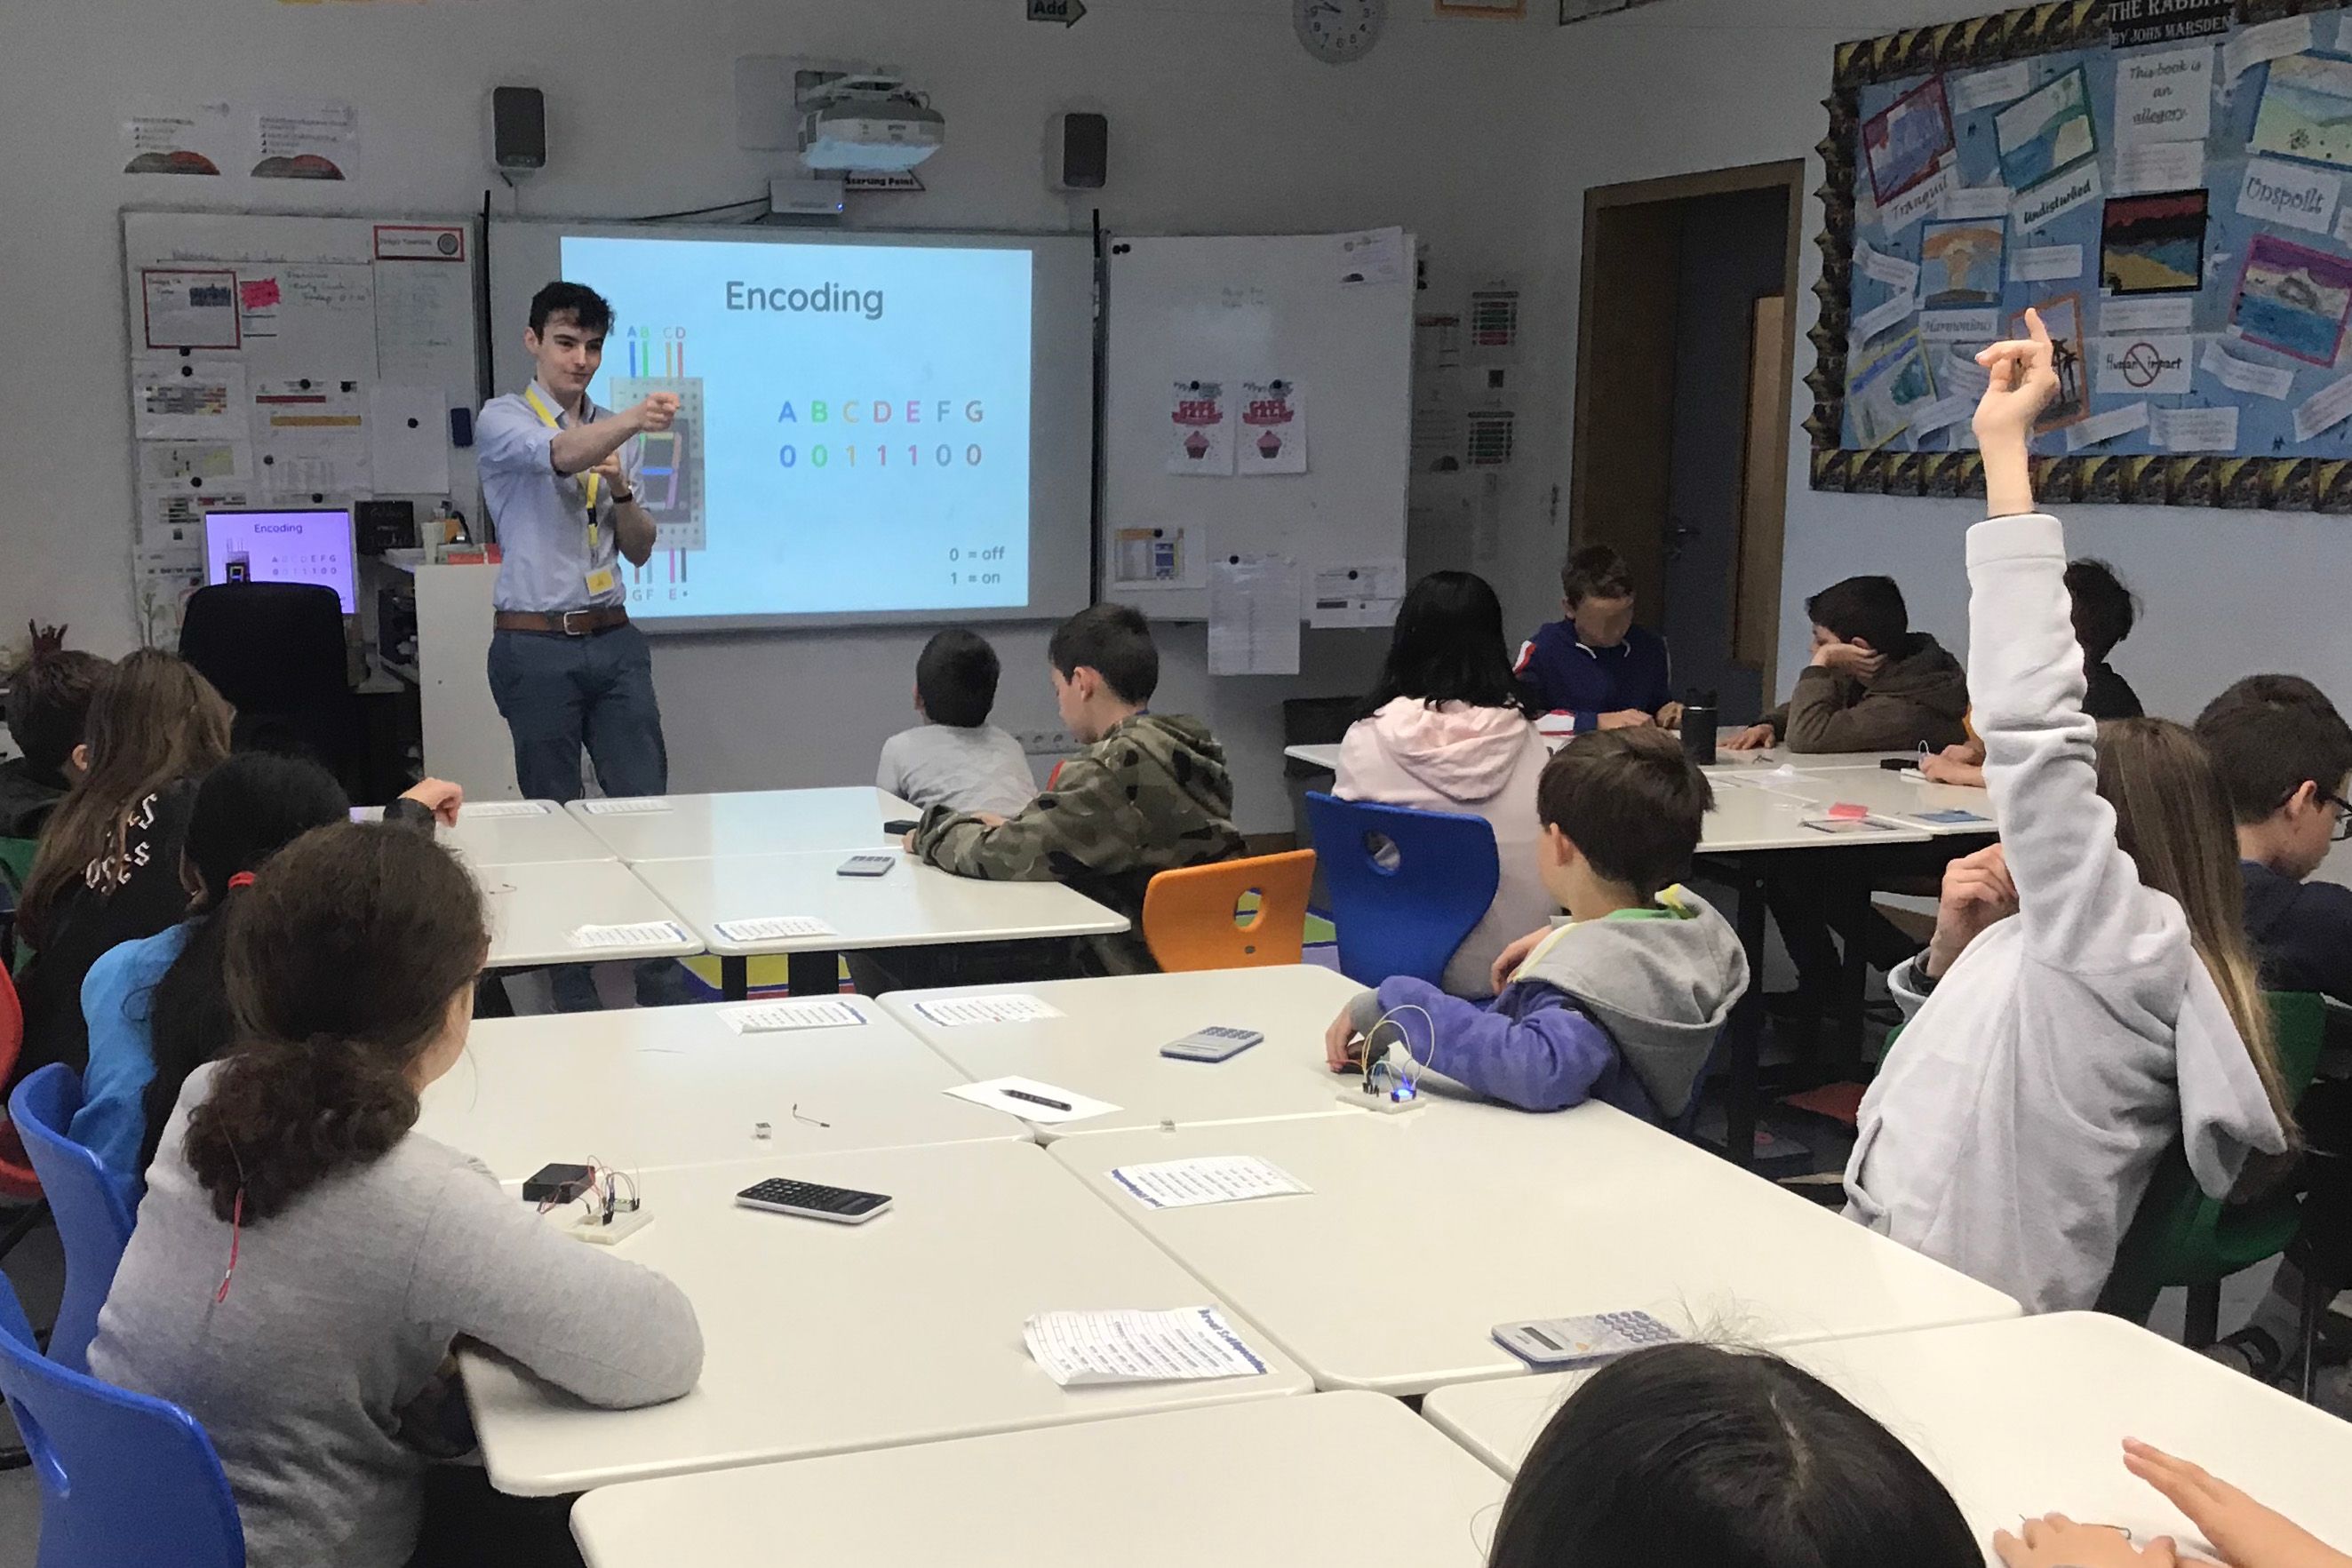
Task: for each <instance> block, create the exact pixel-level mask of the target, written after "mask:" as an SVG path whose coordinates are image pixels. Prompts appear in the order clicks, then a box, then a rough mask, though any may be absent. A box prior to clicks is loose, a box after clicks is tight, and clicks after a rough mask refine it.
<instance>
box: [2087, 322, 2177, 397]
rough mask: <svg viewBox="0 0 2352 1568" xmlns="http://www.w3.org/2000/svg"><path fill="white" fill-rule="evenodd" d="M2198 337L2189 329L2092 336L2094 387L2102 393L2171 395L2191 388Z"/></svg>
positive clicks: (2124, 395)
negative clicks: (2184, 330) (2094, 372)
mask: <svg viewBox="0 0 2352 1568" xmlns="http://www.w3.org/2000/svg"><path fill="white" fill-rule="evenodd" d="M2196 352H2197V343H2196V340H2195V339H2193V338H2191V337H2189V335H2188V334H2187V333H2185V332H2183V333H2178V334H2173V333H2139V332H2126V333H2124V334H2122V335H2120V336H2117V337H2111V338H2095V339H2093V340H2092V343H2091V355H2092V359H2093V361H2095V363H2096V365H2097V367H2098V369H2097V372H2096V374H2095V375H2094V377H2093V378H2092V382H2091V390H2092V391H2093V392H2095V393H2097V394H2099V395H2100V396H2102V397H2105V396H2110V395H2115V396H2122V397H2133V396H2137V395H2140V394H2143V393H2145V394H2147V395H2151V396H2155V397H2172V396H2177V395H2178V394H2179V393H2181V392H2187V391H2188V390H2189V380H2190V377H2191V375H2192V374H2193V373H2194V372H2193V371H2192V370H2191V369H2190V366H2191V364H2192V362H2193V361H2194V359H2195V356H2196Z"/></svg>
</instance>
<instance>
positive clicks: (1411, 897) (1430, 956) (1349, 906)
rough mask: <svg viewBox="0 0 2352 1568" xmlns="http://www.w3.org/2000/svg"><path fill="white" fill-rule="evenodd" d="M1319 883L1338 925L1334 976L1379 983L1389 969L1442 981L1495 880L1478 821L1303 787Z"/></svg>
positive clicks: (1488, 833)
mask: <svg viewBox="0 0 2352 1568" xmlns="http://www.w3.org/2000/svg"><path fill="white" fill-rule="evenodd" d="M1307 822H1308V825H1309V826H1310V827H1311V828H1312V829H1313V830H1314V833H1315V852H1316V853H1317V854H1318V856H1320V857H1321V858H1320V862H1319V863H1320V865H1321V867H1322V870H1323V882H1324V885H1325V887H1326V888H1327V889H1328V891H1329V894H1330V898H1331V911H1330V913H1331V923H1332V925H1335V926H1337V927H1338V928H1339V972H1340V973H1342V974H1344V975H1346V976H1347V977H1349V979H1351V980H1354V981H1356V982H1357V983H1359V984H1360V985H1366V986H1377V985H1379V984H1380V983H1381V981H1382V980H1385V979H1388V978H1389V977H1391V976H1395V975H1411V976H1412V977H1414V978H1415V979H1421V980H1427V981H1428V982H1429V983H1430V984H1431V985H1433V986H1434V985H1438V984H1440V983H1441V982H1442V981H1443V980H1444V977H1445V966H1446V963H1447V961H1448V960H1449V959H1451V958H1452V957H1453V956H1454V949H1455V948H1457V947H1459V946H1462V939H1463V938H1464V937H1465V936H1469V935H1470V928H1471V927H1472V926H1474V925H1477V924H1478V922H1479V921H1480V920H1482V919H1484V918H1486V910H1487V907H1488V905H1490V904H1493V903H1494V902H1495V889H1496V885H1497V884H1498V883H1500V882H1501V881H1502V876H1503V869H1502V862H1501V861H1500V860H1499V859H1498V858H1497V857H1496V852H1495V830H1494V829H1492V828H1490V827H1488V826H1487V825H1486V819H1485V818H1483V817H1464V816H1456V815H1455V814H1454V813H1453V812H1450V811H1416V810H1412V809H1410V808H1408V807H1404V806H1376V805H1373V804H1371V803H1370V802H1369V801H1365V800H1340V799H1339V798H1338V797H1336V796H1332V795H1325V794H1321V793H1318V792H1313V791H1310V792H1309V793H1308V794H1307Z"/></svg>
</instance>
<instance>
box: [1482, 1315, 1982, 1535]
mask: <svg viewBox="0 0 2352 1568" xmlns="http://www.w3.org/2000/svg"><path fill="white" fill-rule="evenodd" d="M1983 1562H1984V1557H1983V1554H1982V1552H1979V1549H1978V1547H1977V1543H1976V1538H1975V1536H1974V1535H1973V1534H1972V1533H1971V1532H1970V1531H1969V1523H1968V1521H1967V1520H1966V1519H1965V1518H1963V1517H1962V1516H1961V1514H1960V1510H1959V1506H1958V1504H1957V1503H1955V1502H1953V1500H1952V1495H1951V1493H1949V1492H1948V1491H1946V1490H1944V1486H1943V1483H1942V1482H1940V1481H1938V1480H1937V1479H1936V1478H1935V1476H1934V1475H1933V1474H1932V1473H1930V1472H1929V1470H1928V1469H1927V1466H1926V1465H1924V1464H1922V1463H1920V1462H1919V1458H1918V1456H1917V1455H1916V1454H1914V1453H1912V1451H1911V1450H1910V1449H1908V1448H1905V1447H1904V1446H1903V1444H1902V1443H1901V1441H1899V1440H1898V1439H1897V1438H1896V1437H1895V1435H1894V1434H1893V1433H1891V1432H1889V1431H1888V1430H1887V1429H1886V1428H1885V1427H1882V1426H1880V1425H1879V1424H1878V1422H1876V1421H1875V1420H1874V1419H1872V1418H1871V1416H1869V1415H1867V1414H1866V1413H1864V1411H1863V1410H1862V1409H1860V1408H1859V1407H1857V1406H1855V1405H1854V1404H1853V1402H1852V1401H1851V1400H1849V1399H1847V1398H1846V1397H1845V1396H1843V1395H1841V1394H1839V1393H1838V1392H1837V1391H1836V1390H1835V1389H1833V1388H1832V1387H1830V1386H1829V1385H1827V1384H1825V1383H1823V1382H1822V1381H1821V1379H1819V1378H1817V1377H1815V1376H1813V1375H1811V1373H1807V1372H1802V1371H1800V1370H1798V1369H1797V1368H1796V1367H1793V1366H1790V1364H1788V1363H1786V1362H1784V1361H1780V1360H1777V1359H1775V1358H1774V1357H1771V1356H1768V1355H1756V1354H1745V1353H1742V1352H1737V1351H1729V1350H1720V1349H1717V1348H1716V1347H1715V1346H1713V1345H1705V1344H1676V1345H1661V1346H1659V1347H1657V1348H1655V1349H1653V1350H1645V1351H1637V1352H1635V1353H1634V1354H1632V1355H1629V1356H1627V1357H1625V1358H1624V1359H1623V1360H1622V1361H1617V1362H1612V1363H1611V1364H1609V1365H1608V1366H1605V1367H1603V1368H1602V1369H1601V1371H1600V1372H1599V1373H1597V1374H1595V1375H1593V1377H1592V1379H1591V1382H1589V1383H1587V1384H1585V1385H1583V1386H1582V1387H1580V1388H1579V1389H1578V1390H1577V1391H1576V1392H1575V1394H1573V1395H1572V1396H1570V1398H1569V1401H1568V1403H1567V1404H1566V1405H1565V1406H1561V1408H1560V1411H1559V1414H1558V1415H1557V1416H1553V1417H1552V1420H1551V1424H1550V1425H1549V1426H1548V1427H1545V1428H1544V1431H1543V1435H1542V1436H1541V1437H1538V1438H1537V1439H1536V1445H1535V1448H1534V1451H1533V1452H1531V1453H1529V1454H1528V1458H1527V1462H1526V1463H1525V1464H1523V1465H1521V1466H1520V1467H1519V1477H1518V1479H1517V1481H1516V1482H1514V1483H1513V1484H1512V1487H1511V1495H1510V1496H1509V1497H1508V1498H1507V1499H1506V1500H1504V1502H1503V1517H1502V1521H1501V1523H1500V1524H1499V1525H1498V1526H1497V1527H1496V1533H1495V1549H1494V1552H1492V1554H1491V1555H1490V1556H1489V1557H1488V1559H1487V1563H1488V1568H1652V1565H1653V1564H1660V1563H1706V1564H1707V1565H1708V1568H1883V1565H1884V1564H1885V1563H1904V1564H1906V1568H1980V1565H1981V1564H1982V1563H1983Z"/></svg>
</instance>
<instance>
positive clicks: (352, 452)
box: [254, 416, 375, 500]
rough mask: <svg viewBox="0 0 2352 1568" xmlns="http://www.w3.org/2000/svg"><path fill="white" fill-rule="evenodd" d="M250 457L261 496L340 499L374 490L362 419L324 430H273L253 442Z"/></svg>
mask: <svg viewBox="0 0 2352 1568" xmlns="http://www.w3.org/2000/svg"><path fill="white" fill-rule="evenodd" d="M281 417H282V416H281ZM254 457H255V461H256V462H257V464H258V465H259V466H258V467H257V469H256V471H255V474H254V479H255V482H256V483H257V484H258V485H259V486H260V487H261V489H262V492H263V493H264V494H265V495H270V496H277V497H295V498H299V497H310V496H320V497H326V498H328V499H330V500H341V499H343V498H346V497H365V496H371V495H373V494H374V493H375V486H374V481H373V478H372V476H371V475H370V471H369V470H370V465H369V462H368V436H367V430H366V428H365V425H364V423H361V424H359V425H356V426H347V427H339V428H328V429H301V428H297V429H291V430H280V429H273V430H271V431H270V433H269V434H266V435H264V436H262V438H261V439H260V440H259V441H257V442H256V443H255V444H254Z"/></svg>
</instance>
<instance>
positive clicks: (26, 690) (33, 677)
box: [0, 649, 108, 839]
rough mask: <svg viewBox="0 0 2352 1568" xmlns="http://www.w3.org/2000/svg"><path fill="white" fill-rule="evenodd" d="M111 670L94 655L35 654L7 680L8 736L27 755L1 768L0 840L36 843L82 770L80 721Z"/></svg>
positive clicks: (48, 652) (60, 650) (75, 653)
mask: <svg viewBox="0 0 2352 1568" xmlns="http://www.w3.org/2000/svg"><path fill="white" fill-rule="evenodd" d="M107 668H108V665H107V662H106V661H105V660H104V659H101V658H100V657H99V656H98V655H96V654H95V653H78V652H75V651H72V650H69V649H54V650H49V651H45V652H41V653H35V654H34V655H33V656H32V657H31V658H29V659H27V660H26V661H25V662H24V663H23V664H19V665H17V666H16V669H15V670H13V671H11V672H10V673H9V675H8V733H9V734H10V735H11V736H12V737H15V739H16V749H17V750H19V751H21V752H23V753H24V755H23V756H22V757H19V758H14V759H12V760H10V761H8V762H5V763H0V839H37V838H39V837H40V836H41V825H42V824H43V823H44V822H46V821H48V819H49V812H50V811H51V810H54V809H55V808H56V806H57V803H58V801H59V800H64V799H65V796H66V791H67V790H68V789H72V788H73V784H74V780H76V779H79V778H80V777H81V774H82V768H81V764H80V762H79V759H78V754H79V752H80V749H81V731H82V721H83V720H84V718H85V717H86V716H88V715H89V699H90V695H91V694H92V693H94V692H95V691H97V690H98V681H99V677H100V675H102V674H105V673H106V671H107Z"/></svg>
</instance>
